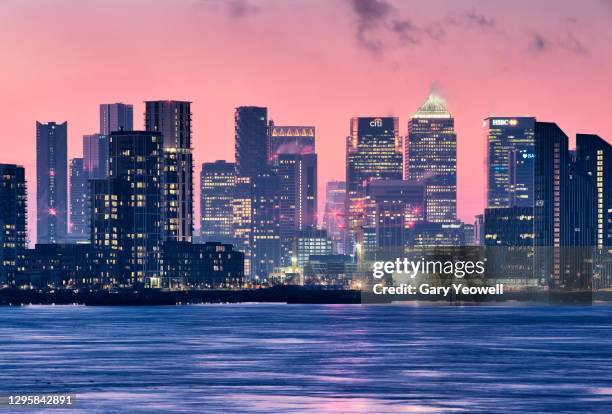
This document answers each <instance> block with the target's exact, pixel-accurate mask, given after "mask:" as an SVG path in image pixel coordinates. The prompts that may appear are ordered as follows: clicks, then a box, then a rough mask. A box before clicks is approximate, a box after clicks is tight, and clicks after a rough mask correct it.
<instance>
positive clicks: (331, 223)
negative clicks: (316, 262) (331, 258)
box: [323, 181, 346, 254]
mask: <svg viewBox="0 0 612 414" xmlns="http://www.w3.org/2000/svg"><path fill="white" fill-rule="evenodd" d="M345 200H346V183H345V182H344V181H329V182H328V183H327V184H326V185H325V212H324V214H323V228H324V229H325V230H327V235H328V237H329V238H330V240H331V241H332V245H333V247H334V251H335V252H336V253H340V254H344V243H345V234H344V233H345V231H344V230H345V218H344V207H345Z"/></svg>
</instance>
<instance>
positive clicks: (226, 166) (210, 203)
mask: <svg viewBox="0 0 612 414" xmlns="http://www.w3.org/2000/svg"><path fill="white" fill-rule="evenodd" d="M235 187H236V167H235V165H234V163H231V162H225V161H222V160H221V161H215V162H206V163H204V164H202V172H201V173H200V235H201V237H202V239H203V240H204V241H205V242H213V241H216V242H221V243H232V241H233V227H232V208H231V205H232V200H233V197H234V189H235Z"/></svg>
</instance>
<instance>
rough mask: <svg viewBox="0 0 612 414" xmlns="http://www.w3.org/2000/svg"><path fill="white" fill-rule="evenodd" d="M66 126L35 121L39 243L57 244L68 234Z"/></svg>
mask: <svg viewBox="0 0 612 414" xmlns="http://www.w3.org/2000/svg"><path fill="white" fill-rule="evenodd" d="M67 149H68V123H67V122H64V123H61V124H57V123H55V122H48V123H41V122H36V231H37V242H38V243H59V242H61V241H63V240H64V238H65V237H66V233H67V231H68V158H67Z"/></svg>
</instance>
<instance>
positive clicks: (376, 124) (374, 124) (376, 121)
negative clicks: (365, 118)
mask: <svg viewBox="0 0 612 414" xmlns="http://www.w3.org/2000/svg"><path fill="white" fill-rule="evenodd" d="M370 126H371V127H379V128H380V127H382V119H380V118H376V119H373V120H371V121H370Z"/></svg>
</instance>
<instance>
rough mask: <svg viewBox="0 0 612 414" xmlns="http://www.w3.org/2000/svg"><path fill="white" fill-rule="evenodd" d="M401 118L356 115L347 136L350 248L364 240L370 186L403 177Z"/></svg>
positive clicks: (356, 246) (347, 214) (352, 248)
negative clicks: (368, 187) (376, 181)
mask: <svg viewBox="0 0 612 414" xmlns="http://www.w3.org/2000/svg"><path fill="white" fill-rule="evenodd" d="M398 125H399V120H398V118H391V117H386V118H352V119H351V125H350V134H349V136H348V137H347V140H346V207H345V211H346V225H345V226H346V252H347V253H350V254H353V253H354V250H356V249H357V248H359V247H360V246H361V244H362V243H364V238H365V233H366V232H367V231H366V230H364V227H366V226H367V225H372V223H368V220H367V219H368V217H366V188H367V186H368V184H369V183H370V182H371V181H374V180H401V179H402V140H401V137H400V136H399V128H398Z"/></svg>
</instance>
